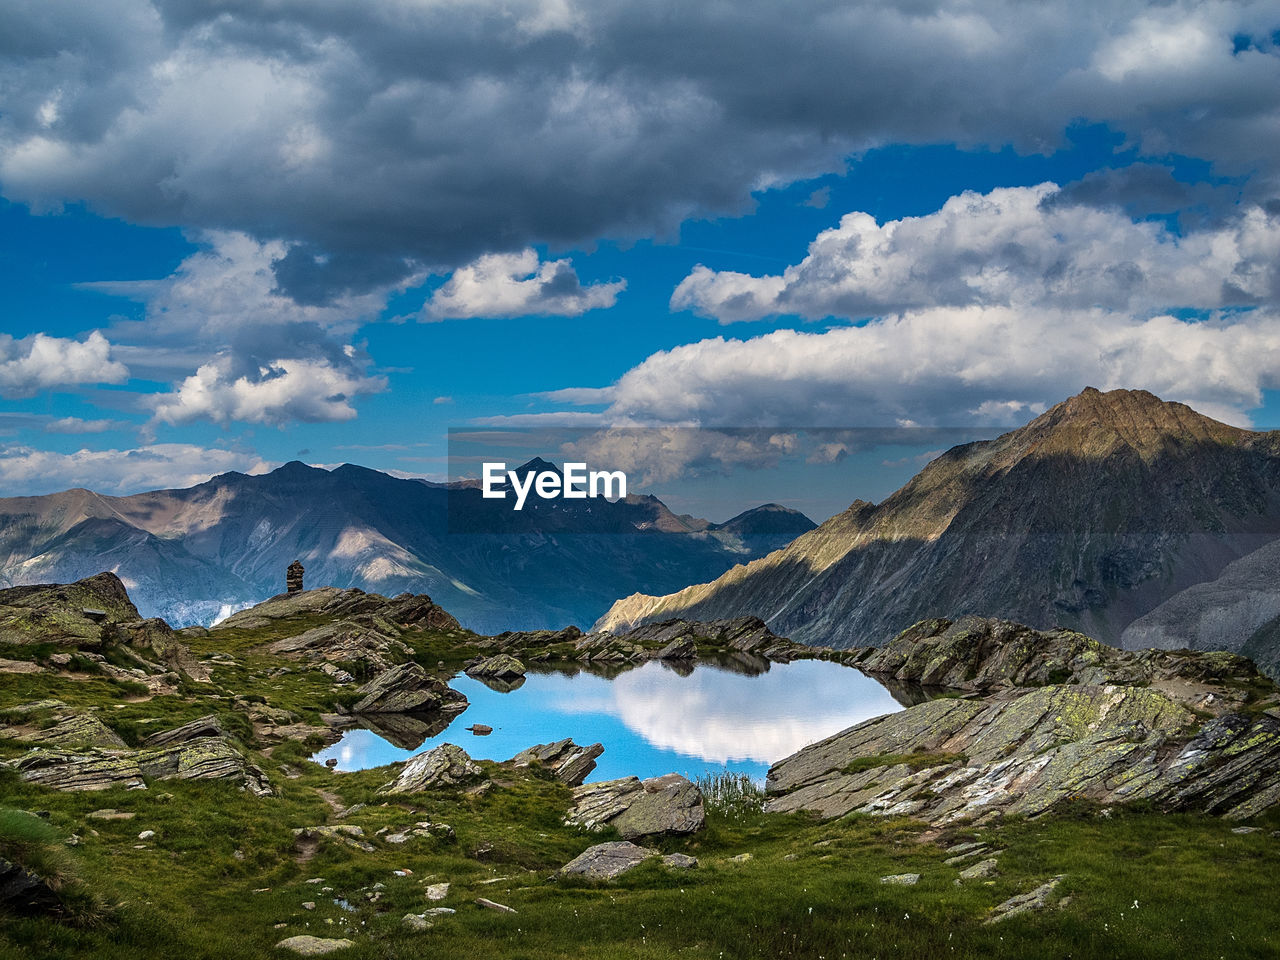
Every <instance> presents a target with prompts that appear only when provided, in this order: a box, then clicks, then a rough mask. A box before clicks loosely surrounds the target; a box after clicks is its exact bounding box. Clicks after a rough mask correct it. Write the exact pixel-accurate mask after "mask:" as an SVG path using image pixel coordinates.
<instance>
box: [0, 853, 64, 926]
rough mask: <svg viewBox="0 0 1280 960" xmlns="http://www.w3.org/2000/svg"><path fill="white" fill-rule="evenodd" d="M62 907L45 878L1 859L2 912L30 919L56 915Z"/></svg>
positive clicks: (0, 909) (0, 890)
mask: <svg viewBox="0 0 1280 960" xmlns="http://www.w3.org/2000/svg"><path fill="white" fill-rule="evenodd" d="M61 906H62V903H61V901H59V899H58V894H57V893H56V892H55V891H54V889H53V888H52V887H50V886H49V884H48V882H47V881H46V880H45V879H44V878H43V877H40V876H38V875H37V874H34V873H31V872H29V871H27V870H25V869H24V868H22V867H21V866H19V865H18V864H16V863H10V862H9V861H8V860H5V859H4V858H3V857H0V911H3V912H4V913H7V914H10V915H14V914H16V915H17V916H20V917H21V916H27V917H29V916H36V915H41V914H51V913H56V912H58V911H59V909H60V908H61Z"/></svg>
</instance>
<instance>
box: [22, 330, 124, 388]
mask: <svg viewBox="0 0 1280 960" xmlns="http://www.w3.org/2000/svg"><path fill="white" fill-rule="evenodd" d="M111 353H112V347H111V344H110V343H109V342H108V341H107V338H106V337H104V336H103V335H102V334H101V333H100V332H98V331H96V330H95V331H94V332H93V333H91V334H89V335H88V336H87V337H85V338H84V339H83V340H72V339H68V338H63V337H51V336H49V335H48V334H44V333H36V334H32V335H31V336H29V337H23V338H22V339H21V340H16V339H14V338H13V337H11V336H9V335H8V334H6V333H0V396H4V397H9V398H15V397H31V396H34V395H35V394H37V393H39V392H41V391H43V390H66V389H69V388H72V387H76V386H80V385H83V384H92V383H123V382H124V381H125V380H127V379H128V378H129V368H128V367H126V366H125V365H124V364H123V363H120V362H119V361H118V360H115V359H113V358H112V356H111Z"/></svg>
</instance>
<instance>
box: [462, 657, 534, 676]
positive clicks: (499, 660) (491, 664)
mask: <svg viewBox="0 0 1280 960" xmlns="http://www.w3.org/2000/svg"><path fill="white" fill-rule="evenodd" d="M524 675H525V666H524V664H523V663H521V662H520V661H519V660H517V659H516V658H515V657H513V656H511V655H510V654H509V653H500V654H498V655H497V656H495V657H485V658H484V659H483V660H481V661H480V662H479V663H473V664H472V665H471V666H469V667H467V676H469V677H476V678H477V679H479V678H483V677H488V678H492V679H494V680H507V681H511V680H518V679H520V678H522V677H523V676H524Z"/></svg>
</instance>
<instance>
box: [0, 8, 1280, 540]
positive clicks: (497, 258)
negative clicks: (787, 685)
mask: <svg viewBox="0 0 1280 960" xmlns="http://www.w3.org/2000/svg"><path fill="white" fill-rule="evenodd" d="M1278 29H1280V5H1278V4H1276V3H1274V2H1273V3H1181V4H1179V3H1174V4H1172V5H1166V4H1160V5H1149V4H1145V3H1139V2H1131V3H1117V4H1110V5H1107V7H1106V8H1105V9H1098V10H1085V11H1083V12H1082V11H1081V10H1079V9H1077V7H1076V6H1074V5H1071V4H1067V3H1055V2H1048V3H1045V4H1040V5H1037V6H1036V8H1035V9H1034V10H1033V11H1032V10H1028V9H1027V8H1026V7H1025V5H1018V4H1012V5H1011V4H1006V3H997V2H991V0H970V2H966V3H933V4H915V3H912V4H903V5H901V6H895V5H893V4H872V3H832V2H802V3H793V4H774V3H767V2H763V0H759V2H743V3H741V4H738V5H736V6H728V5H711V4H708V5H698V6H695V7H694V8H693V9H689V8H688V5H680V4H674V3H672V4H663V3H644V4H641V3H637V2H625V0H618V2H610V3H587V2H585V0H511V2H505V3H497V2H485V0H477V2H474V3H462V4H449V5H442V4H435V3H419V2H410V0H377V2H370V3H367V4H362V5H360V6H359V7H357V8H352V7H349V6H348V5H345V4H336V3H328V2H305V3H304V2H301V0H297V2H292V0H291V2H276V3H266V2H265V0H264V2H243V3H236V4H198V5H197V4H190V3H185V2H178V0H171V2H159V0H154V2H150V0H109V2H103V3H101V4H95V5H93V6H92V7H88V8H87V7H85V5H83V4H75V3H62V2H40V3H35V2H33V3H29V4H28V3H16V4H9V5H6V8H5V10H4V11H3V12H0V35H2V36H5V37H8V38H10V41H9V42H8V43H6V44H4V45H3V46H0V198H3V199H2V200H0V237H2V238H3V240H2V242H0V283H2V284H3V289H4V292H5V297H4V304H5V305H4V307H3V311H4V323H3V327H2V328H0V493H2V494H6V495H17V494H28V493H42V492H50V491H53V490H57V489H62V488H65V487H69V486H76V485H84V486H90V487H93V488H94V489H98V490H101V491H103V492H108V493H122V492H132V491H136V490H142V489H149V488H154V487H161V486H169V485H186V484H188V483H192V482H197V481H198V480H200V479H203V478H206V477H208V476H210V475H212V474H215V473H219V472H222V471H224V470H230V469H237V470H244V471H256V472H260V471H262V470H265V469H269V468H271V467H272V466H274V465H277V464H279V463H283V462H285V461H287V460H290V459H302V460H305V461H307V462H310V463H316V464H338V463H341V462H344V461H350V462H356V463H361V464H364V465H367V466H371V467H375V468H378V469H385V470H389V471H394V472H400V473H403V474H406V475H423V476H429V477H435V478H440V477H443V476H445V475H446V474H447V472H448V469H449V464H448V462H447V460H446V457H447V454H448V449H447V444H446V434H447V431H448V430H449V429H450V428H453V429H460V428H469V427H491V428H492V427H499V428H505V427H521V428H541V427H553V426H560V425H571V426H576V427H580V428H586V429H589V430H601V431H605V430H607V429H608V428H609V427H611V426H626V427H632V426H650V427H655V428H659V429H662V428H667V427H670V428H680V429H687V428H691V427H694V428H698V431H700V432H697V431H695V433H697V435H699V436H702V437H704V439H702V440H699V441H697V442H693V441H688V439H687V438H685V439H684V440H682V442H681V444H680V445H679V448H678V449H676V448H675V447H673V446H671V445H667V446H662V445H661V444H658V446H657V447H655V448H654V449H653V450H650V451H648V452H647V453H646V454H645V455H646V456H650V457H652V458H654V462H655V463H658V464H659V465H660V467H661V469H657V468H654V469H648V468H647V467H646V466H645V465H644V464H642V463H640V462H638V461H637V462H636V463H632V464H629V466H631V467H632V468H633V469H641V470H642V472H644V473H646V474H647V475H648V476H650V478H651V481H652V482H651V483H650V485H649V489H651V490H653V491H654V492H657V493H659V495H661V496H663V497H664V499H667V500H668V501H669V502H670V503H671V505H672V506H673V507H675V508H676V509H679V510H688V511H690V512H694V513H699V514H701V515H704V516H709V517H711V518H712V519H717V520H722V519H725V518H727V517H728V516H729V515H731V514H732V513H734V512H736V511H737V510H739V509H742V508H744V507H746V506H748V505H750V504H751V503H753V502H758V501H764V500H775V501H778V502H783V503H789V504H791V505H794V506H797V507H799V508H801V509H804V510H805V511H806V512H808V513H810V514H811V515H812V516H814V517H815V518H816V519H822V518H823V517H824V516H826V515H828V514H830V513H831V512H834V511H835V510H838V509H841V508H842V507H843V506H844V505H847V503H848V502H849V501H851V500H852V499H854V498H855V497H863V498H868V499H876V498H879V497H882V496H883V495H884V494H885V493H887V492H888V491H889V490H891V489H892V488H893V487H894V486H896V484H897V483H899V482H901V480H903V479H905V477H907V476H909V475H910V474H911V473H912V472H914V470H915V469H918V466H919V463H920V462H921V457H922V456H923V455H924V454H927V453H928V452H930V451H931V449H932V447H931V446H930V445H929V443H927V442H925V440H924V438H923V437H922V438H919V442H917V440H914V439H912V440H903V441H901V442H900V443H899V444H897V445H896V446H895V445H890V447H886V448H885V449H879V448H877V449H875V450H872V451H870V452H868V451H862V452H860V453H859V452H856V451H852V450H839V449H836V445H833V444H832V443H831V442H830V434H829V433H824V434H819V433H817V432H809V433H806V432H805V431H806V430H810V431H812V430H814V428H824V429H825V430H827V431H831V430H843V429H851V428H861V427H885V426H889V427H908V428H909V427H913V426H925V427H932V426H946V427H963V428H965V429H966V430H968V431H971V432H972V433H973V435H983V434H984V433H987V434H994V433H995V432H998V431H999V430H1000V429H1001V428H1003V427H1008V426H1015V425H1018V424H1021V423H1024V422H1026V421H1027V420H1028V419H1030V418H1031V417H1033V416H1035V415H1036V414H1038V413H1039V412H1042V411H1043V410H1044V409H1046V408H1047V407H1048V406H1050V405H1052V404H1053V403H1054V402H1057V401H1058V400H1061V399H1064V398H1065V397H1066V396H1068V395H1070V394H1071V393H1074V392H1077V391H1078V390H1079V389H1081V388H1082V387H1084V386H1086V385H1090V384H1092V385H1095V386H1099V387H1103V388H1111V387H1122V386H1123V387H1137V388H1145V389H1150V390H1152V391H1153V392H1155V393H1157V394H1159V395H1160V396H1162V397H1164V398H1166V399H1175V400H1182V401H1185V402H1188V403H1191V404H1192V405H1193V406H1195V407H1197V409H1200V410H1202V411H1203V412H1205V413H1208V414H1210V415H1213V416H1217V417H1219V418H1222V419H1227V420H1230V421H1231V422H1234V423H1239V424H1242V425H1250V426H1254V427H1258V428H1272V427H1276V426H1280V403H1277V401H1276V399H1275V394H1274V390H1275V389H1276V387H1277V383H1278V381H1280V314H1278V313H1277V300H1278V299H1280V182H1278V178H1277V170H1278V165H1280V161H1278V160H1277V159H1276V158H1277V157H1280V149H1278V148H1280V48H1278V47H1277V42H1276V37H1277V34H1276V31H1277V30H1278ZM716 427H732V428H759V429H761V430H762V431H763V433H761V435H760V436H761V438H762V439H761V440H760V443H759V444H757V445H756V446H755V447H753V446H752V445H751V444H742V443H738V444H735V445H734V446H733V450H732V453H731V454H730V453H728V452H726V450H727V448H726V445H725V444H724V442H723V438H722V437H719V436H717V434H716V430H715V428H716ZM611 450H613V448H611V447H610V446H609V444H608V443H607V440H602V442H601V443H600V444H599V445H598V446H597V447H596V448H595V453H596V455H597V456H598V457H602V458H607V457H610V456H613V455H614V454H613V453H611ZM780 451H781V453H780ZM557 454H558V451H555V450H548V451H545V452H544V455H545V456H548V457H550V458H552V459H557V458H562V457H557ZM593 465H594V464H593ZM618 465H619V464H617V463H601V464H600V466H602V467H613V466H618Z"/></svg>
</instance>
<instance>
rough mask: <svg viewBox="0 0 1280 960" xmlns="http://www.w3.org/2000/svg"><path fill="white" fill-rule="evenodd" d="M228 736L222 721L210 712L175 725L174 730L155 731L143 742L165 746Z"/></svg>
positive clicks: (149, 744)
mask: <svg viewBox="0 0 1280 960" xmlns="http://www.w3.org/2000/svg"><path fill="white" fill-rule="evenodd" d="M227 736H228V733H227V731H226V730H225V729H223V726H222V723H221V721H219V720H218V718H217V717H215V716H214V715H213V714H211V713H210V714H206V715H205V716H203V717H199V718H197V719H195V720H192V721H190V722H188V723H184V724H183V725H182V726H180V727H174V728H173V729H172V730H162V731H161V732H160V733H153V734H152V735H151V736H149V737H147V739H146V740H144V741H142V742H143V744H145V745H146V746H149V747H163V746H167V745H169V744H171V743H187V742H188V741H190V740H198V739H199V738H201V737H227Z"/></svg>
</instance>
